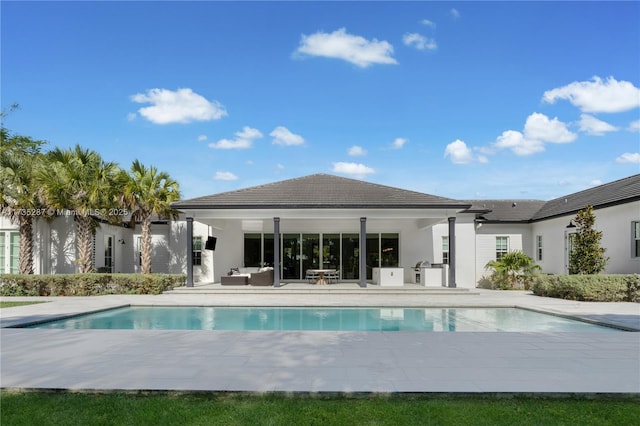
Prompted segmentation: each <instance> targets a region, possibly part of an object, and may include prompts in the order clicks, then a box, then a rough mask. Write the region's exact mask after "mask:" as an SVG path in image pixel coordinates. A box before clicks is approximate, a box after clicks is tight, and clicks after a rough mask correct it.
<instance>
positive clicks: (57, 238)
mask: <svg viewBox="0 0 640 426" xmlns="http://www.w3.org/2000/svg"><path fill="white" fill-rule="evenodd" d="M75 229H76V227H75V222H74V220H73V217H72V216H60V217H57V218H56V219H54V220H52V221H51V222H49V242H50V250H49V256H50V262H51V263H50V269H49V273H51V274H73V273H75V272H77V271H76V269H77V265H76V258H77V254H76V237H75V235H76V232H75ZM41 255H42V254H41Z"/></svg>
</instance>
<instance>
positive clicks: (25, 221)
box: [18, 216, 33, 274]
mask: <svg viewBox="0 0 640 426" xmlns="http://www.w3.org/2000/svg"><path fill="white" fill-rule="evenodd" d="M18 217H19V219H18V223H19V224H20V273H21V274H33V218H32V217H31V216H18Z"/></svg>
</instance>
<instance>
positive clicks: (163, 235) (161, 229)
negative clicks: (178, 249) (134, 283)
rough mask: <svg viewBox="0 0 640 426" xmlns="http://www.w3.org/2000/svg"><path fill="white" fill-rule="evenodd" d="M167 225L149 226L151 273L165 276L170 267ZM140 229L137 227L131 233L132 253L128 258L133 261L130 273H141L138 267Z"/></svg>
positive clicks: (140, 246)
mask: <svg viewBox="0 0 640 426" xmlns="http://www.w3.org/2000/svg"><path fill="white" fill-rule="evenodd" d="M169 228H170V227H169V225H168V224H152V225H151V272H152V273H160V274H167V273H169V269H170V268H169V267H170V259H171V255H170V248H169ZM141 233H142V228H141V227H140V226H139V225H138V226H136V228H135V230H134V231H133V242H132V244H131V245H132V246H133V247H134V252H133V253H132V256H131V257H130V258H131V259H132V260H133V270H132V272H136V273H139V272H141V271H142V269H141V266H140V250H141V249H142V244H141V241H140V239H141V238H140V236H141Z"/></svg>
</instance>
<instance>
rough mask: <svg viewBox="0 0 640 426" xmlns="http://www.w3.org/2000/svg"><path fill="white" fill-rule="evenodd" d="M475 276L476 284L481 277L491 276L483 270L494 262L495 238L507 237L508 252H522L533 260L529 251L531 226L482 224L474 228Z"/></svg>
mask: <svg viewBox="0 0 640 426" xmlns="http://www.w3.org/2000/svg"><path fill="white" fill-rule="evenodd" d="M475 232H476V238H475V246H476V258H475V271H474V273H475V276H474V280H475V283H476V284H477V283H478V281H480V279H481V278H482V277H483V276H488V275H490V274H491V272H490V271H487V270H486V269H485V266H486V265H487V263H488V262H489V261H491V260H496V237H507V238H508V241H509V245H508V251H510V252H511V251H522V252H524V253H525V254H527V255H528V256H530V257H532V258H533V252H532V250H531V247H532V243H531V239H532V237H531V226H530V225H528V224H522V225H520V224H487V223H485V224H482V226H480V227H476V231H475Z"/></svg>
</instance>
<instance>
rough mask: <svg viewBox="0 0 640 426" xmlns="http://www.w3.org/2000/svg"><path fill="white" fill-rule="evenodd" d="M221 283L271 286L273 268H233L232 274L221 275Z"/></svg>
mask: <svg viewBox="0 0 640 426" xmlns="http://www.w3.org/2000/svg"><path fill="white" fill-rule="evenodd" d="M220 284H222V285H253V286H270V285H273V268H260V269H258V270H253V269H249V268H243V269H240V268H236V269H232V270H231V272H230V275H223V276H222V277H220Z"/></svg>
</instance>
